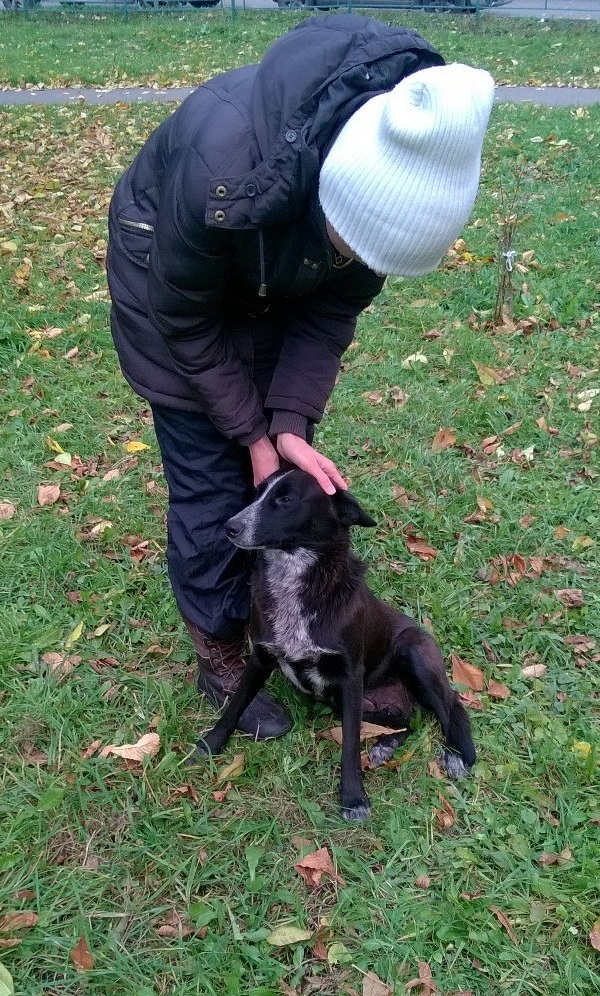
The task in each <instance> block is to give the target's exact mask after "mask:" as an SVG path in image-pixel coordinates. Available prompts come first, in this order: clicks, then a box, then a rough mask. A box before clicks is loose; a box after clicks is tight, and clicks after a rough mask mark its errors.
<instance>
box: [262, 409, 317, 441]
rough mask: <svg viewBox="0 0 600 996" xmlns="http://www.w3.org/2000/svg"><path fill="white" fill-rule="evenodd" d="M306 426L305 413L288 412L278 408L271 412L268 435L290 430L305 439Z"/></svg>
mask: <svg viewBox="0 0 600 996" xmlns="http://www.w3.org/2000/svg"><path fill="white" fill-rule="evenodd" d="M307 427H308V419H307V417H306V415H299V414H298V413H297V412H288V411H285V410H284V409H282V408H280V409H276V410H275V411H274V412H273V417H272V419H271V427H270V429H269V435H270V436H279V435H280V433H282V432H291V433H293V434H294V436H300V438H301V439H306V430H307Z"/></svg>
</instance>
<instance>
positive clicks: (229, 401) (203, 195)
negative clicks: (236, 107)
mask: <svg viewBox="0 0 600 996" xmlns="http://www.w3.org/2000/svg"><path fill="white" fill-rule="evenodd" d="M207 191H208V170H207V168H206V165H205V164H204V162H203V160H202V158H201V157H200V156H199V154H198V153H197V152H196V150H195V149H193V148H191V147H185V148H180V149H177V150H176V151H175V152H174V153H173V156H172V158H171V162H170V163H169V169H168V179H167V181H166V184H165V187H164V188H163V190H162V191H161V199H160V207H159V210H158V215H157V218H156V225H155V232H154V239H153V243H152V248H151V251H150V260H149V280H148V288H149V291H148V293H149V310H150V318H151V320H152V322H153V324H154V325H155V326H156V328H157V329H158V330H159V331H160V332H161V333H162V335H163V336H164V339H165V342H166V345H167V348H168V350H169V353H170V354H171V357H172V359H173V364H174V366H175V368H176V370H177V371H178V373H180V374H181V376H183V377H185V379H186V380H187V382H188V383H189V384H190V385H191V387H192V389H193V390H194V392H195V393H196V394H197V396H198V399H199V401H200V402H201V404H202V406H203V408H204V410H205V411H206V413H207V415H208V416H209V418H210V419H211V421H212V422H213V423H214V424H215V425H216V427H217V428H218V429H219V431H220V432H222V433H223V434H224V435H225V436H227V437H228V438H235V439H237V440H238V441H239V442H240V443H242V444H244V445H249V444H250V443H252V442H254V441H255V440H257V439H259V438H260V437H261V436H263V435H264V434H265V433H266V431H267V420H266V417H265V414H264V410H263V406H262V403H261V399H260V396H259V394H258V391H257V390H256V387H255V385H254V384H253V382H252V379H251V377H250V373H249V372H248V370H247V369H246V367H245V366H244V364H243V362H242V360H241V359H240V357H239V355H238V354H237V352H236V350H235V348H234V345H233V343H232V341H231V339H230V338H229V336H228V334H227V330H226V329H225V327H224V322H223V310H224V309H223V300H224V293H225V285H226V279H227V274H228V270H229V266H230V258H231V250H230V244H231V243H230V237H229V235H228V233H227V232H226V231H222V230H219V229H212V228H209V227H207V225H206V222H205V217H204V212H205V207H206V200H207Z"/></svg>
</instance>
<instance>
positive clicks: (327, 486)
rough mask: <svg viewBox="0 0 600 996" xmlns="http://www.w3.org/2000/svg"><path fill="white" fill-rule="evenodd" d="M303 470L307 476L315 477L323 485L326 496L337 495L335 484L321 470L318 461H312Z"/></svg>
mask: <svg viewBox="0 0 600 996" xmlns="http://www.w3.org/2000/svg"><path fill="white" fill-rule="evenodd" d="M301 470H305V471H306V472H307V474H310V475H311V477H314V479H315V481H317V482H318V484H320V485H321V487H322V488H323V491H324V492H325V494H328V495H334V494H335V490H336V489H335V484H334V483H333V482H332V480H331V479H330V477H329V476H328V474H326V473H325V472H324V471H323V470H321V468H320V466H319V464H318V462H317V460H311V461H310V462H307V463H306V465H305V466H303V467H301Z"/></svg>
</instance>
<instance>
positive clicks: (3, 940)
mask: <svg viewBox="0 0 600 996" xmlns="http://www.w3.org/2000/svg"><path fill="white" fill-rule="evenodd" d="M22 940H23V938H22V937H0V948H16V947H17V946H18V945H19V944H20V943H21V941H22ZM3 968H4V966H3V965H2V963H0V996H4V993H5V992H8V990H4V989H3V988H2V969H3ZM10 992H11V993H12V992H14V989H11V990H10Z"/></svg>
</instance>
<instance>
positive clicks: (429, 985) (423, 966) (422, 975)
mask: <svg viewBox="0 0 600 996" xmlns="http://www.w3.org/2000/svg"><path fill="white" fill-rule="evenodd" d="M416 986H420V987H421V994H420V996H431V994H432V993H435V992H437V985H436V984H435V982H434V981H433V976H432V974H431V969H430V967H429V965H428V964H427V962H426V961H420V962H419V978H418V979H411V980H410V982H407V983H406V989H414V988H415V987H416Z"/></svg>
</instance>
